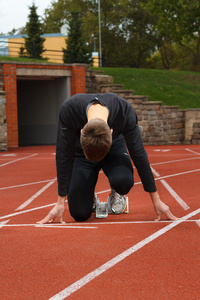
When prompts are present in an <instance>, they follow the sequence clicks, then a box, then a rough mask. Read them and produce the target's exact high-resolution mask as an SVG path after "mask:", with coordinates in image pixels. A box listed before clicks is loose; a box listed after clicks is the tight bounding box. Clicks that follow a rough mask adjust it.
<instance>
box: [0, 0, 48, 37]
mask: <svg viewBox="0 0 200 300" xmlns="http://www.w3.org/2000/svg"><path fill="white" fill-rule="evenodd" d="M33 2H34V3H35V5H36V7H38V8H37V14H38V15H39V16H43V13H44V10H45V9H46V8H49V7H50V6H51V2H52V0H0V33H4V34H8V32H9V31H12V29H13V28H15V29H18V28H20V27H24V26H25V25H26V22H27V21H28V15H29V13H30V10H29V6H31V5H32V3H33Z"/></svg>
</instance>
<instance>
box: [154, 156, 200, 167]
mask: <svg viewBox="0 0 200 300" xmlns="http://www.w3.org/2000/svg"><path fill="white" fill-rule="evenodd" d="M195 159H200V157H190V158H182V159H175V160H169V161H163V162H159V163H153V164H151V166H158V165H165V164H171V163H175V162H181V161H187V160H195Z"/></svg>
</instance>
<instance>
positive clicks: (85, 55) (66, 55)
mask: <svg viewBox="0 0 200 300" xmlns="http://www.w3.org/2000/svg"><path fill="white" fill-rule="evenodd" d="M66 44H67V49H63V61H64V63H85V64H89V63H90V59H91V54H90V53H89V49H88V47H87V45H86V40H85V37H84V34H83V27H82V20H81V18H80V15H79V12H78V11H72V12H71V20H70V22H69V33H68V37H67V39H66Z"/></svg>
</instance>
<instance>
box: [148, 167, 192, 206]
mask: <svg viewBox="0 0 200 300" xmlns="http://www.w3.org/2000/svg"><path fill="white" fill-rule="evenodd" d="M151 169H152V172H153V174H154V175H155V176H157V177H158V178H159V177H160V174H159V173H158V172H157V171H156V170H154V169H153V168H152V167H151ZM161 183H162V184H163V185H164V187H165V188H166V189H167V191H168V192H169V193H170V194H171V195H172V197H173V198H174V199H175V200H176V201H177V202H178V203H179V204H180V206H182V208H183V209H184V210H187V209H189V208H190V207H189V206H188V205H187V203H185V201H183V199H182V198H181V197H179V195H178V194H177V193H176V192H175V191H174V190H173V189H172V187H171V186H170V185H169V184H168V183H167V182H166V181H165V180H164V179H162V180H161Z"/></svg>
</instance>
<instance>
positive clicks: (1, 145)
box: [0, 65, 7, 151]
mask: <svg viewBox="0 0 200 300" xmlns="http://www.w3.org/2000/svg"><path fill="white" fill-rule="evenodd" d="M6 150H7V125H6V96H5V92H4V91H3V76H2V68H1V65H0V151H6Z"/></svg>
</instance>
